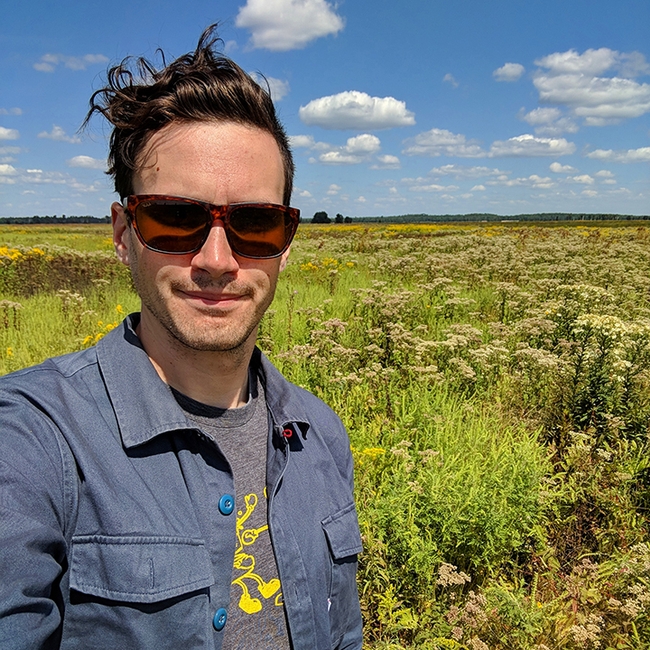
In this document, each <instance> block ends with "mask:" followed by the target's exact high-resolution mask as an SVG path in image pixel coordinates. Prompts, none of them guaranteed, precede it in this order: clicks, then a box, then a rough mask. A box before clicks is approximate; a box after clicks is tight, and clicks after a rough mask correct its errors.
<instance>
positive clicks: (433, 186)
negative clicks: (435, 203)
mask: <svg viewBox="0 0 650 650" xmlns="http://www.w3.org/2000/svg"><path fill="white" fill-rule="evenodd" d="M418 180H421V179H418ZM457 189H458V186H457V185H439V184H438V183H428V184H417V185H411V186H410V187H409V190H411V192H454V191H456V190H457Z"/></svg>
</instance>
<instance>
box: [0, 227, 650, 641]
mask: <svg viewBox="0 0 650 650" xmlns="http://www.w3.org/2000/svg"><path fill="white" fill-rule="evenodd" d="M31 228H32V227H31V226H30V227H29V228H22V229H16V230H15V231H14V230H8V229H6V230H0V232H4V233H8V234H6V237H7V239H6V241H7V243H8V246H10V247H11V246H13V247H18V248H16V249H15V251H14V252H13V253H12V252H10V251H9V250H7V251H5V253H4V255H3V254H2V251H0V261H1V262H2V264H0V289H1V288H2V287H4V289H2V291H4V293H2V292H1V291H0V299H4V300H0V337H2V340H0V357H2V358H0V372H8V371H10V370H13V369H16V368H19V367H22V366H24V365H28V364H31V363H36V362H38V361H40V360H42V359H43V358H46V357H48V356H51V355H55V354H61V353H64V352H68V351H71V350H75V349H80V348H81V347H84V346H85V345H89V344H90V343H91V342H92V341H93V340H95V339H96V338H97V337H99V336H101V335H102V334H103V333H104V332H105V331H106V325H107V324H110V325H112V324H113V323H114V322H116V321H117V320H118V319H119V318H120V317H121V313H120V311H123V312H128V311H130V310H133V309H136V308H137V304H138V300H137V297H136V296H135V295H134V294H133V292H132V290H131V289H130V288H129V283H128V279H127V278H126V275H125V274H124V272H123V270H122V269H121V268H120V267H119V266H116V265H114V264H112V262H109V257H108V255H106V256H104V254H103V253H102V252H101V251H102V250H105V249H102V246H103V245H104V244H103V243H102V241H103V240H105V239H107V238H108V234H109V232H110V231H109V230H108V228H104V227H99V228H98V227H96V226H92V227H87V226H82V227H80V228H79V230H78V231H77V230H76V229H71V230H67V229H61V228H54V229H51V232H50V231H47V229H46V228H43V229H40V230H38V231H37V230H34V231H32V230H31ZM25 230H26V231H27V234H25V233H24V232H22V231H25ZM30 233H32V234H30ZM50 235H51V236H52V239H49V240H47V241H45V240H43V241H42V242H39V241H38V239H37V237H41V239H43V238H44V237H46V236H47V237H49V236H50ZM77 235H78V237H77V238H75V237H76V236H77ZM21 237H22V238H23V239H20V238H21ZM29 237H32V239H29ZM92 242H94V243H92ZM53 243H56V244H57V245H59V246H63V247H65V248H55V247H53V246H52V244H53ZM649 243H650V227H649V226H648V225H647V224H645V223H644V224H642V225H639V224H632V225H627V224H625V225H623V224H620V223H616V224H615V225H613V226H612V225H609V224H599V225H595V224H591V223H590V224H589V225H585V224H577V225H576V224H561V225H559V224H556V223H550V224H544V225H543V226H542V225H540V224H533V225H525V226H524V225H522V224H504V225H502V224H463V225H458V224H450V225H424V226H418V225H413V224H408V225H403V226H365V225H364V226H342V227H334V226H322V227H317V226H311V225H304V226H301V228H300V230H299V233H298V237H297V239H296V241H295V243H294V245H293V249H292V254H291V258H290V263H289V265H288V266H287V269H286V270H285V272H284V273H283V274H282V276H281V279H280V282H279V285H278V290H277V294H276V299H275V301H274V303H273V305H272V306H271V309H270V310H269V312H268V313H267V315H266V316H265V317H264V319H263V321H262V324H261V327H260V336H259V343H260V346H261V347H262V348H263V349H264V350H265V352H267V353H268V354H269V356H270V358H271V359H272V361H273V362H274V363H275V364H276V365H277V366H278V367H279V368H280V370H281V371H282V372H283V373H284V374H285V375H286V376H287V377H288V378H289V379H290V380H292V381H294V382H296V383H298V384H300V385H302V386H304V387H306V388H308V389H309V390H311V391H312V392H314V393H315V394H317V395H318V396H320V397H321V398H322V399H324V400H325V401H326V402H327V403H328V404H330V405H331V406H332V407H333V408H334V409H335V410H336V412H337V413H339V414H340V416H341V417H342V419H343V421H344V423H345V425H346V426H347V428H348V431H349V433H350V439H351V444H352V448H353V456H354V460H355V467H356V494H357V502H358V505H359V514H360V523H361V527H362V533H363V538H364V546H365V553H364V554H363V555H362V556H361V560H360V562H361V563H360V573H359V587H360V592H361V601H362V609H363V613H364V618H365V636H366V641H367V644H368V647H370V648H375V649H377V650H379V648H386V649H387V648H418V649H421V648H423V649H425V650H426V649H434V648H459V649H461V648H462V649H469V650H477V649H482V650H484V649H485V648H490V650H492V649H494V650H531V649H533V648H534V649H536V650H544V648H548V649H549V650H550V649H552V650H556V649H557V650H560V649H566V650H575V649H577V648H596V647H601V648H618V649H622V648H629V649H634V650H639V649H643V648H649V647H650V618H649V615H648V613H649V612H650V547H649V545H648V542H649V540H648V519H647V517H648V512H649V508H650V488H649V487H648V485H649V483H648V477H650V461H648V460H647V459H648V458H650V443H649V432H650V424H649V423H650V398H648V395H650V280H649V278H650V246H648V244H649ZM34 246H37V247H42V249H43V253H42V254H41V253H38V252H34V251H33V247H34ZM80 246H87V247H88V248H85V249H82V248H80ZM73 249H76V250H77V251H82V252H81V253H78V252H77V253H74V251H73ZM84 250H86V251H88V252H87V253H85V252H83V251H84ZM16 251H18V252H16ZM71 251H73V252H71ZM91 251H95V252H91ZM97 251H99V252H97ZM102 274H104V275H105V276H108V275H109V274H110V278H111V279H110V280H106V279H104V278H102ZM8 289H11V291H10V292H8ZM15 303H19V305H20V306H19V307H18V306H16V304H15ZM118 305H120V306H121V310H119V311H118V308H117V306H118ZM100 322H101V324H100ZM453 567H455V568H453ZM585 639H586V640H585ZM481 644H484V645H481ZM598 644H600V645H598Z"/></svg>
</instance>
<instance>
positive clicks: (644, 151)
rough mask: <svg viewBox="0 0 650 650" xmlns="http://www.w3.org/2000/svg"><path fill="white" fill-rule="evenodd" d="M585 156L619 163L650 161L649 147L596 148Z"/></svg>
mask: <svg viewBox="0 0 650 650" xmlns="http://www.w3.org/2000/svg"><path fill="white" fill-rule="evenodd" d="M587 158H593V159H595V160H611V161H612V162H620V163H635V162H650V147H641V148H639V149H628V150H627V151H614V150H613V149H596V150H595V151H592V152H591V153H588V154H587Z"/></svg>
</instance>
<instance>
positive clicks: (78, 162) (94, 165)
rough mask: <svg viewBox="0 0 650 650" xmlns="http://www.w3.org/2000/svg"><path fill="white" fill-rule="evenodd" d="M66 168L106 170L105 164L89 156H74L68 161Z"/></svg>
mask: <svg viewBox="0 0 650 650" xmlns="http://www.w3.org/2000/svg"><path fill="white" fill-rule="evenodd" d="M68 167H83V168H84V169H106V162H105V161H104V160H99V159H98V158H91V157H90V156H74V158H70V160H68Z"/></svg>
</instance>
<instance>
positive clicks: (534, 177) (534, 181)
mask: <svg viewBox="0 0 650 650" xmlns="http://www.w3.org/2000/svg"><path fill="white" fill-rule="evenodd" d="M486 185H501V186H503V187H532V188H533V189H549V188H551V187H553V186H554V185H555V183H554V182H553V180H552V179H551V178H550V177H548V176H539V175H538V174H531V175H530V176H527V177H520V178H508V177H507V176H505V175H504V176H500V177H499V178H497V179H496V180H493V181H487V182H486Z"/></svg>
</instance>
